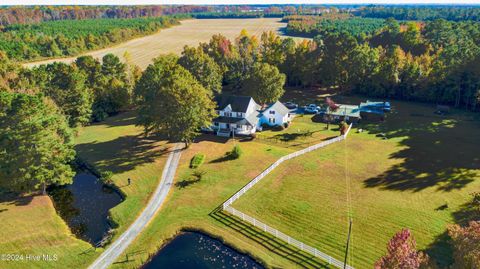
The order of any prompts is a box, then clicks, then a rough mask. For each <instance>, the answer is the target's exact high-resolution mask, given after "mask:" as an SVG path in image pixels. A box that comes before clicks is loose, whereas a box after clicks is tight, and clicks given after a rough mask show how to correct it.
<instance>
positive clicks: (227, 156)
mask: <svg viewBox="0 0 480 269" xmlns="http://www.w3.org/2000/svg"><path fill="white" fill-rule="evenodd" d="M232 160H235V157H233V156H232V154H230V152H227V153H225V155H223V156H222V157H219V158H216V159H213V160H211V161H210V163H222V162H226V161H232Z"/></svg>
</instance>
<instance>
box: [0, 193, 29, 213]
mask: <svg viewBox="0 0 480 269" xmlns="http://www.w3.org/2000/svg"><path fill="white" fill-rule="evenodd" d="M34 196H35V194H30V195H21V194H18V193H14V192H0V203H2V204H3V203H5V204H6V205H15V206H27V205H29V204H30V203H31V202H32V200H33V197H34ZM7 210H8V209H5V210H3V209H2V211H0V212H4V211H7Z"/></svg>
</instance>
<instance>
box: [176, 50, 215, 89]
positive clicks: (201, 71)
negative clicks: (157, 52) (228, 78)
mask: <svg viewBox="0 0 480 269" xmlns="http://www.w3.org/2000/svg"><path fill="white" fill-rule="evenodd" d="M178 63H179V64H180V65H181V66H183V68H185V69H187V70H188V71H189V72H190V73H191V74H192V75H193V76H194V77H195V78H196V79H197V80H198V81H199V82H200V83H201V84H202V86H203V87H205V89H207V90H210V91H212V92H213V93H220V92H221V91H222V79H223V74H222V71H221V69H220V66H218V64H217V63H215V61H214V60H213V59H212V58H211V57H210V56H208V54H206V53H205V52H204V51H203V50H202V49H201V48H193V47H188V46H185V48H184V49H183V52H182V56H181V57H180V59H179V60H178Z"/></svg>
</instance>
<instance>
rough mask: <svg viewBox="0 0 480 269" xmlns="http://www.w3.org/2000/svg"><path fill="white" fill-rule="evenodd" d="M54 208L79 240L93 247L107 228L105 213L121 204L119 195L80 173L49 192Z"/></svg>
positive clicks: (87, 175)
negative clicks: (70, 182) (70, 181)
mask: <svg viewBox="0 0 480 269" xmlns="http://www.w3.org/2000/svg"><path fill="white" fill-rule="evenodd" d="M48 194H49V195H50V196H51V197H52V199H53V201H54V204H55V208H56V210H57V212H58V213H59V215H60V216H62V218H63V219H64V220H65V221H66V222H67V223H68V225H69V226H70V229H71V230H72V232H73V233H74V234H75V235H77V236H78V237H79V238H82V239H83V240H85V241H88V242H90V243H92V244H96V243H98V242H100V241H101V240H102V238H103V237H104V235H106V233H107V232H108V230H109V229H110V227H111V226H110V224H109V222H108V210H110V209H111V208H112V207H115V206H116V205H118V204H119V203H121V202H122V201H123V198H122V196H121V195H120V194H119V193H118V192H116V191H114V190H112V189H110V188H107V187H104V186H103V183H102V182H101V181H100V180H99V179H98V178H97V177H96V176H94V175H92V174H90V173H86V172H79V173H77V175H76V176H75V177H74V179H73V184H71V185H65V186H60V187H52V188H50V189H49V190H48Z"/></svg>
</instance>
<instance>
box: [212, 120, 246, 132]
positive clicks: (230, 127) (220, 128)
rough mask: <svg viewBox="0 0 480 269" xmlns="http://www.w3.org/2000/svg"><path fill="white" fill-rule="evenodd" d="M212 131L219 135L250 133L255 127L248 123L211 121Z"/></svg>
mask: <svg viewBox="0 0 480 269" xmlns="http://www.w3.org/2000/svg"><path fill="white" fill-rule="evenodd" d="M212 129H213V131H214V132H215V133H216V134H217V135H219V136H232V135H251V134H253V133H255V131H256V127H255V126H251V125H249V124H237V123H227V122H216V121H215V122H213V127H212Z"/></svg>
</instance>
